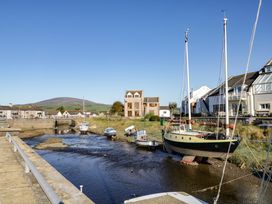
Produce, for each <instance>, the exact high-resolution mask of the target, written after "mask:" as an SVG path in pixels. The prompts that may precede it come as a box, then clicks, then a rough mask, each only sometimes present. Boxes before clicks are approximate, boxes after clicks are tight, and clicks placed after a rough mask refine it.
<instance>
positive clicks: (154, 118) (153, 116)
mask: <svg viewBox="0 0 272 204" xmlns="http://www.w3.org/2000/svg"><path fill="white" fill-rule="evenodd" d="M149 121H160V117H159V116H157V115H152V116H151V117H150V118H149Z"/></svg>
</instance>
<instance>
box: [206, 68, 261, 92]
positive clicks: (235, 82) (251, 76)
mask: <svg viewBox="0 0 272 204" xmlns="http://www.w3.org/2000/svg"><path fill="white" fill-rule="evenodd" d="M244 76H245V74H240V75H237V76H233V77H230V78H229V80H228V83H229V92H231V91H233V89H234V87H237V86H241V85H242V84H243V80H244ZM258 76H259V72H250V73H248V74H247V76H246V81H245V85H247V90H248V89H249V87H250V86H251V84H252V83H253V82H254V80H255V79H256V78H257V77H258ZM220 88H222V89H224V88H225V82H224V83H222V84H220V85H219V86H218V87H216V88H214V89H212V90H211V91H210V92H208V94H207V95H208V96H215V95H218V94H219V91H220Z"/></svg>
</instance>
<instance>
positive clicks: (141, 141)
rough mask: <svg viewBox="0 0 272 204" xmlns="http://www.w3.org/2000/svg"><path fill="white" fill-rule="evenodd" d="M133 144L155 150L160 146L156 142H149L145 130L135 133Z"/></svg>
mask: <svg viewBox="0 0 272 204" xmlns="http://www.w3.org/2000/svg"><path fill="white" fill-rule="evenodd" d="M135 143H136V145H137V146H138V147H142V148H148V149H156V148H157V147H158V146H159V145H160V144H159V143H158V142H157V141H154V140H153V141H149V140H148V138H147V135H146V131H145V130H139V131H137V132H136V140H135Z"/></svg>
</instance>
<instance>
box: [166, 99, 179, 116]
mask: <svg viewBox="0 0 272 204" xmlns="http://www.w3.org/2000/svg"><path fill="white" fill-rule="evenodd" d="M168 107H169V109H170V112H171V115H172V114H173V113H174V111H175V109H176V108H177V103H176V102H170V103H169V105H168Z"/></svg>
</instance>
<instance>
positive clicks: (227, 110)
mask: <svg viewBox="0 0 272 204" xmlns="http://www.w3.org/2000/svg"><path fill="white" fill-rule="evenodd" d="M227 20H228V19H227V18H226V17H224V61H225V113H226V136H227V137H228V136H229V84H228V48H227Z"/></svg>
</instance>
